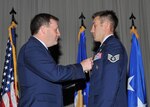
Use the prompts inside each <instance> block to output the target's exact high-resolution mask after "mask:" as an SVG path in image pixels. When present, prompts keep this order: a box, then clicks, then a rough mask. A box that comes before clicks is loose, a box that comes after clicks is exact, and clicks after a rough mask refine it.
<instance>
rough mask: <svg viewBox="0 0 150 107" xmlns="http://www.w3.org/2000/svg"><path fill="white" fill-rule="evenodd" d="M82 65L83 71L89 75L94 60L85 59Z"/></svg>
mask: <svg viewBox="0 0 150 107" xmlns="http://www.w3.org/2000/svg"><path fill="white" fill-rule="evenodd" d="M80 64H81V65H82V68H83V71H84V72H86V73H87V72H89V71H90V70H91V69H92V67H93V59H92V58H88V59H85V60H83V61H82V62H81V63H80Z"/></svg>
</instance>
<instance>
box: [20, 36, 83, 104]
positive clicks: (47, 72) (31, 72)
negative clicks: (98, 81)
mask: <svg viewBox="0 0 150 107" xmlns="http://www.w3.org/2000/svg"><path fill="white" fill-rule="evenodd" d="M18 76H19V85H20V94H21V95H20V99H19V107H63V100H62V85H61V83H62V82H63V81H66V80H75V79H81V78H85V74H84V73H83V69H82V66H81V65H80V64H74V65H67V66H61V65H57V64H56V63H55V61H54V60H53V58H52V56H51V55H50V53H49V52H48V50H47V49H46V48H45V47H44V45H43V44H42V43H41V42H39V41H38V40H37V39H36V38H34V37H31V38H30V39H29V40H28V42H27V43H26V44H25V45H24V46H23V47H22V48H21V50H20V52H19V56H18Z"/></svg>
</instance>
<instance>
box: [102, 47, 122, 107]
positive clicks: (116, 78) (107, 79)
mask: <svg viewBox="0 0 150 107" xmlns="http://www.w3.org/2000/svg"><path fill="white" fill-rule="evenodd" d="M103 55H104V62H103V76H102V81H103V83H102V86H101V87H102V90H103V91H102V95H101V98H102V101H103V102H102V107H111V106H113V103H114V102H115V98H116V97H115V96H117V91H118V88H119V84H120V80H121V73H122V69H121V68H122V66H123V65H121V63H122V61H123V49H122V47H120V46H119V47H118V46H109V47H107V49H106V51H105V53H104V54H103Z"/></svg>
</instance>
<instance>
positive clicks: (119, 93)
mask: <svg viewBox="0 0 150 107" xmlns="http://www.w3.org/2000/svg"><path fill="white" fill-rule="evenodd" d="M126 74H127V54H126V51H125V48H124V47H123V45H122V44H121V42H120V41H119V40H118V39H117V38H115V37H114V36H110V37H108V38H107V39H106V40H105V41H104V43H103V44H102V46H101V47H100V48H99V49H98V52H97V53H96V55H95V57H94V66H93V69H92V72H91V77H90V89H89V102H88V107H127V96H126V89H127V88H126Z"/></svg>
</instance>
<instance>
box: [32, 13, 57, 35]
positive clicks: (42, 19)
mask: <svg viewBox="0 0 150 107" xmlns="http://www.w3.org/2000/svg"><path fill="white" fill-rule="evenodd" d="M50 19H54V20H56V21H59V19H58V18H57V17H55V16H53V15H50V14H47V13H40V14H37V15H36V16H35V17H34V18H33V19H32V20H31V24H30V30H31V34H32V35H34V34H37V32H38V31H39V28H40V27H41V26H42V25H48V24H49V22H50Z"/></svg>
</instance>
